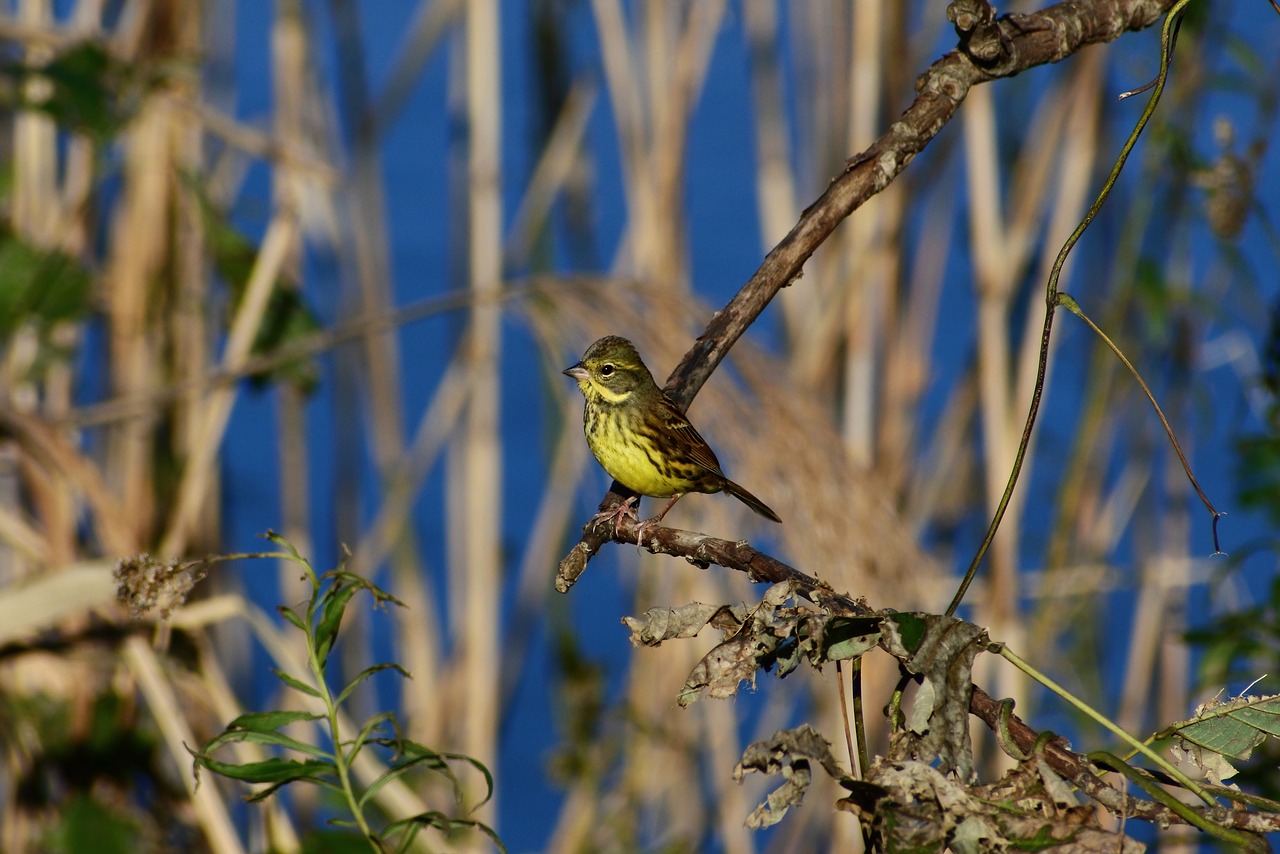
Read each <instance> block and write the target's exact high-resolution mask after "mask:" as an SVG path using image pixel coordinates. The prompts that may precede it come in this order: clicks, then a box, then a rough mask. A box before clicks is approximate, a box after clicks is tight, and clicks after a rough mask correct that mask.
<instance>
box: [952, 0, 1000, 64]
mask: <svg viewBox="0 0 1280 854" xmlns="http://www.w3.org/2000/svg"><path fill="white" fill-rule="evenodd" d="M947 20H949V21H951V23H952V24H954V25H955V28H956V35H957V36H959V37H960V50H961V52H962V53H964V54H965V55H966V56H968V57H969V58H970V59H971V60H973V63H974V64H975V65H977V66H979V67H980V68H990V67H992V66H994V65H998V64H1000V63H1001V62H1003V61H1004V60H1005V59H1007V58H1008V57H1009V56H1010V54H1011V53H1012V52H1013V47H1012V45H1011V44H1010V42H1009V39H1008V37H1007V36H1005V34H1004V32H1003V31H1002V30H1001V29H1000V24H999V23H998V22H997V21H996V10H995V7H994V6H992V5H991V4H990V3H988V2H987V0H953V2H952V3H951V5H949V6H947Z"/></svg>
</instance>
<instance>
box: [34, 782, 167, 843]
mask: <svg viewBox="0 0 1280 854" xmlns="http://www.w3.org/2000/svg"><path fill="white" fill-rule="evenodd" d="M143 838H144V837H143V834H142V830H141V828H139V827H138V823H137V822H136V821H134V820H133V819H132V818H131V816H130V814H129V812H128V811H127V810H121V809H119V808H118V807H116V806H110V807H109V806H107V805H105V804H101V803H99V802H97V801H95V800H94V799H93V798H91V797H89V795H87V794H79V795H76V796H75V797H74V798H72V799H71V801H70V802H68V803H66V804H65V805H64V806H63V807H62V809H61V810H59V813H58V815H57V816H56V823H55V824H54V825H53V826H52V828H51V829H50V832H49V835H48V837H47V838H46V839H45V841H44V842H43V843H39V844H40V848H41V850H44V851H47V852H49V854H75V852H79V851H93V852H94V854H132V852H134V851H138V850H139V849H140V848H143V841H142V840H143ZM45 846H48V847H47V848H46V847H45Z"/></svg>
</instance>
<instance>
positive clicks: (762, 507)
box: [724, 478, 782, 523]
mask: <svg viewBox="0 0 1280 854" xmlns="http://www.w3.org/2000/svg"><path fill="white" fill-rule="evenodd" d="M724 491H725V492H727V493H729V494H730V495H732V496H733V497H734V498H736V499H738V500H739V501H741V502H742V503H743V504H745V505H747V506H748V507H750V508H751V509H752V510H754V511H756V512H757V513H759V514H760V515H761V516H763V517H764V518H766V519H771V520H773V521H774V522H778V523H781V522H782V520H781V519H779V518H778V514H777V513H774V512H773V510H771V509H770V508H769V505H768V504H765V503H764V502H763V501H761V500H760V499H759V498H756V497H755V496H754V495H752V494H751V493H750V492H747V491H746V490H745V489H743V488H742V487H741V486H738V484H736V483H734V482H733V481H731V480H729V479H728V478H725V481H724Z"/></svg>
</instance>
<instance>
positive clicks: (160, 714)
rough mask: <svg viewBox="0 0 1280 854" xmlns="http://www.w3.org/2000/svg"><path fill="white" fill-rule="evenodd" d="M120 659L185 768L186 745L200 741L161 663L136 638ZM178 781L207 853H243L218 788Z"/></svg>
mask: <svg viewBox="0 0 1280 854" xmlns="http://www.w3.org/2000/svg"><path fill="white" fill-rule="evenodd" d="M122 657H123V659H124V663H125V665H126V666H127V667H128V668H129V671H130V673H131V674H132V675H133V678H134V679H135V680H137V684H138V688H139V689H140V690H141V692H142V695H143V696H144V697H145V698H146V701H147V705H148V707H150V709H151V714H152V717H153V718H154V720H155V722H156V725H157V727H159V729H160V735H161V737H162V738H163V739H164V743H165V746H166V747H167V748H168V751H169V755H170V757H171V758H172V759H173V761H174V763H175V764H177V765H178V767H180V768H183V767H187V765H188V763H190V761H191V754H190V753H188V752H187V748H186V745H188V744H198V743H199V742H198V741H197V740H196V737H195V733H193V732H192V731H191V727H190V725H189V724H188V722H187V719H186V717H185V716H184V715H183V713H182V707H181V705H180V704H179V702H178V699H177V697H176V696H175V695H174V691H173V686H172V685H170V684H169V681H168V679H166V678H165V675H164V669H163V666H162V665H161V663H160V660H159V659H158V658H157V657H156V654H155V652H154V650H152V649H151V647H149V646H148V645H147V642H146V641H144V640H143V639H142V638H141V637H139V636H138V635H133V636H131V637H129V638H127V639H126V640H125V642H124V648H123V651H122ZM181 778H182V784H183V787H184V788H185V789H186V790H187V797H189V798H190V799H191V806H192V808H193V810H194V811H195V816H196V820H197V821H198V822H199V824H200V828H201V830H203V832H204V837H205V840H206V841H207V842H208V844H209V848H210V850H212V851H214V852H215V854H240V852H243V851H244V848H243V847H242V846H241V845H240V839H239V836H238V835H237V833H236V829H235V825H234V824H233V823H232V821H231V816H230V814H229V813H228V811H227V806H226V804H225V803H223V801H222V799H221V797H220V796H219V794H218V791H217V787H215V786H209V785H206V786H197V785H196V781H195V778H194V777H193V776H192V775H191V774H182V775H181Z"/></svg>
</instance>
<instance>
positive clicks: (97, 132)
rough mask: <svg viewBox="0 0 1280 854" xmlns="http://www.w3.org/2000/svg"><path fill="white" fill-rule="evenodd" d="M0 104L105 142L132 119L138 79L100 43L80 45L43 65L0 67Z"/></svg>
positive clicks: (140, 79)
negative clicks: (35, 113) (31, 111)
mask: <svg viewBox="0 0 1280 854" xmlns="http://www.w3.org/2000/svg"><path fill="white" fill-rule="evenodd" d="M0 80H3V81H4V83H5V84H6V85H4V86H0V93H2V95H0V103H3V104H4V105H5V106H7V107H10V108H18V107H22V108H26V109H34V110H39V111H41V112H43V113H46V114H48V115H49V116H50V117H51V118H52V119H53V120H54V121H55V122H57V123H58V124H59V125H60V126H62V127H64V128H68V129H70V130H75V131H79V132H81V133H84V134H88V135H89V136H91V137H93V138H95V139H97V140H108V139H110V138H111V137H113V136H115V135H116V134H117V133H119V132H120V129H121V128H122V127H123V126H124V124H125V123H126V122H128V121H129V119H130V118H131V117H132V116H133V113H134V111H135V109H136V104H137V103H138V101H139V96H140V94H141V92H142V86H140V85H139V84H140V83H141V82H143V80H144V77H143V75H140V74H139V73H138V72H137V70H136V69H133V68H131V67H130V66H129V65H128V64H126V63H124V62H122V61H120V60H119V59H117V58H116V57H114V56H113V55H112V54H111V53H110V52H109V51H108V50H107V48H106V46H104V45H103V44H101V43H99V42H95V41H83V42H79V43H77V44H73V45H71V46H70V47H68V48H66V49H65V50H63V51H61V52H60V53H58V54H56V55H55V56H54V57H53V58H52V59H50V60H49V61H48V62H47V63H45V64H44V65H41V66H38V67H30V66H26V65H19V64H7V65H4V66H2V67H0Z"/></svg>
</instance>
